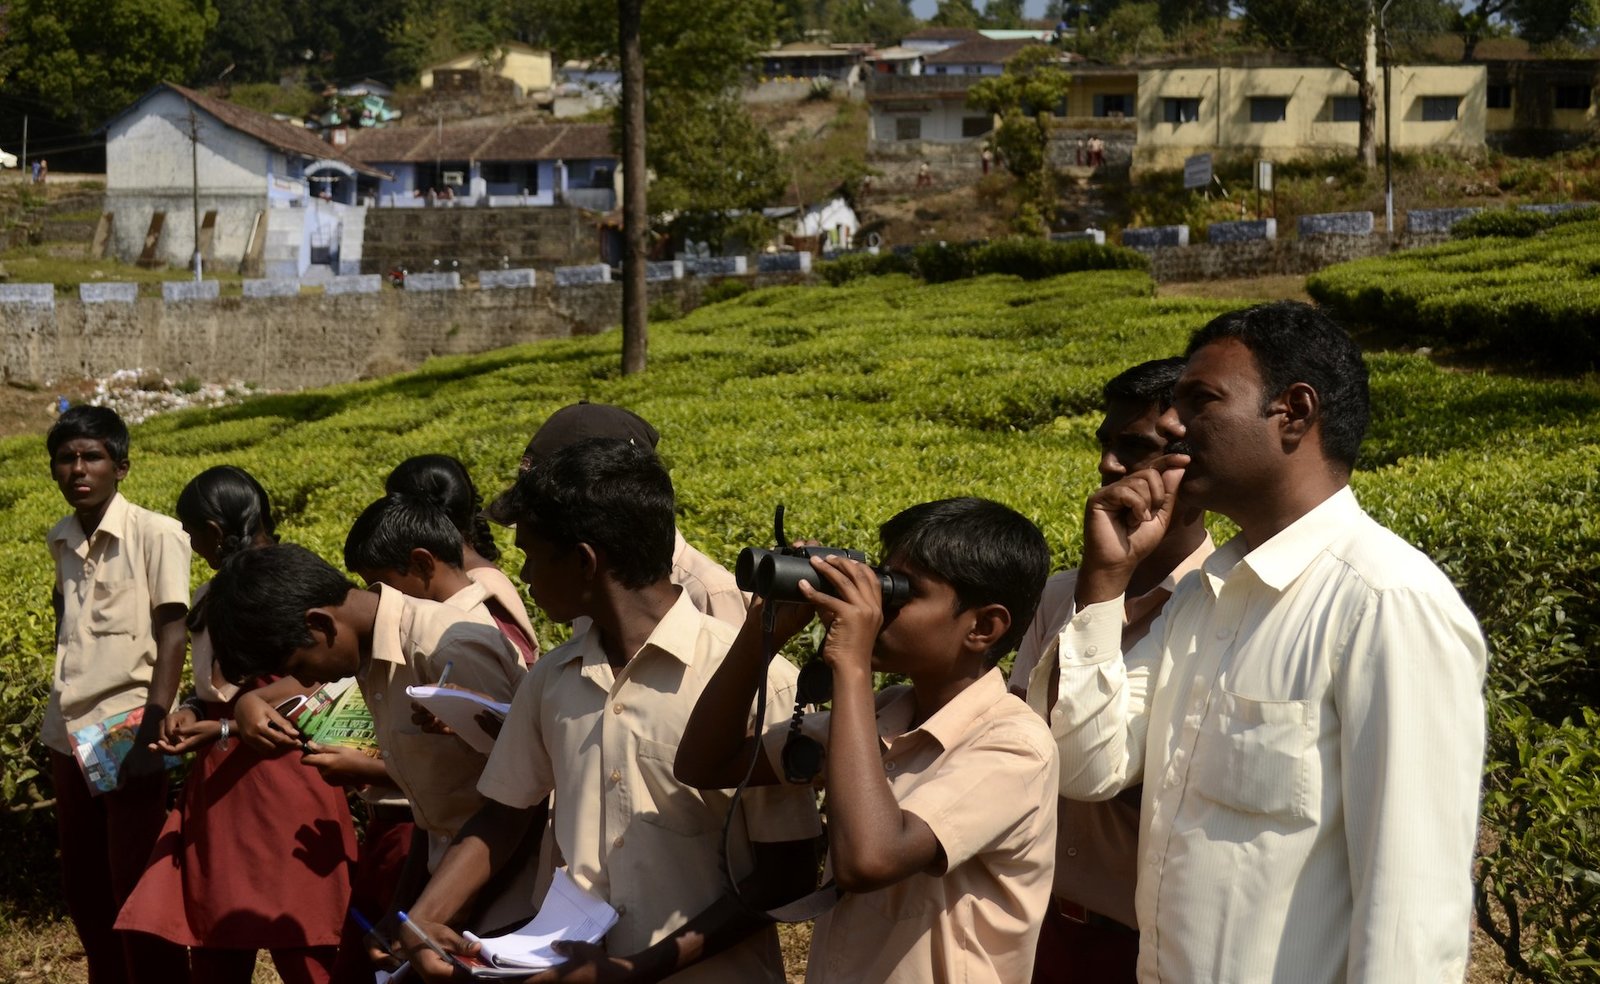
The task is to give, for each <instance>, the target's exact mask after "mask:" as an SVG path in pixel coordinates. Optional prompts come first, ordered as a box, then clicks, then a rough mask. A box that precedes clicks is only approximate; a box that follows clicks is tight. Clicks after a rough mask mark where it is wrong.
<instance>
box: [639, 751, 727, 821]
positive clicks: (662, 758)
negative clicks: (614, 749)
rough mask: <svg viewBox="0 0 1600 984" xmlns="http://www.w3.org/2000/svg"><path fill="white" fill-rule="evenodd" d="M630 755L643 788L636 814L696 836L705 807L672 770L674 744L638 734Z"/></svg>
mask: <svg viewBox="0 0 1600 984" xmlns="http://www.w3.org/2000/svg"><path fill="white" fill-rule="evenodd" d="M634 755H635V759H636V761H637V764H638V768H639V780H640V785H641V786H642V787H643V792H644V795H643V796H641V797H640V798H639V804H638V810H637V813H636V815H637V816H638V818H639V819H640V820H643V821H644V822H645V823H648V824H650V825H651V826H653V827H660V828H661V829H663V830H670V831H672V832H673V833H675V834H681V835H683V836H685V837H694V836H698V835H699V834H701V833H702V832H704V831H705V830H706V829H708V828H707V826H706V824H707V821H708V819H709V813H708V811H709V808H708V807H707V806H706V803H705V800H703V799H701V798H700V794H699V792H698V791H696V790H694V789H691V788H689V787H688V786H685V785H684V784H683V783H681V782H679V781H678V780H677V778H676V777H675V776H673V774H672V763H673V760H674V759H676V758H677V757H678V746H676V745H669V744H667V743H666V742H660V741H651V740H650V739H648V738H640V739H639V744H638V748H637V750H636V751H635V753H634Z"/></svg>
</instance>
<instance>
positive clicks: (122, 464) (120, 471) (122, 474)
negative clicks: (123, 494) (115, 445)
mask: <svg viewBox="0 0 1600 984" xmlns="http://www.w3.org/2000/svg"><path fill="white" fill-rule="evenodd" d="M128 465H129V461H128V459H127V458H123V459H122V460H121V461H119V462H117V481H119V482H120V481H122V480H123V479H125V478H127V477H128Z"/></svg>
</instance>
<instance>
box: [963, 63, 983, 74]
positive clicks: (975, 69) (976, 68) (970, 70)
mask: <svg viewBox="0 0 1600 984" xmlns="http://www.w3.org/2000/svg"><path fill="white" fill-rule="evenodd" d="M967 74H968V75H982V74H983V66H982V65H968V66H967Z"/></svg>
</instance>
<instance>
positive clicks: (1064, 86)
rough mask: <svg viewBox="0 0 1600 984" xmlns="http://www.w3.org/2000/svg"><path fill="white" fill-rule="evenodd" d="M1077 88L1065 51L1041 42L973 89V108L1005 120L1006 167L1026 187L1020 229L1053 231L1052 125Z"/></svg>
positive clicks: (999, 145)
mask: <svg viewBox="0 0 1600 984" xmlns="http://www.w3.org/2000/svg"><path fill="white" fill-rule="evenodd" d="M1071 85H1072V76H1071V75H1070V74H1069V73H1068V72H1067V70H1066V69H1065V68H1064V67H1063V66H1062V64H1061V53H1060V52H1059V51H1057V50H1056V49H1055V48H1054V47H1052V46H1050V45H1043V44H1039V45H1030V46H1028V47H1026V48H1023V49H1022V50H1021V51H1020V52H1018V53H1017V54H1016V55H1014V56H1013V57H1012V58H1011V60H1010V61H1008V62H1006V67H1005V71H1004V72H1002V73H1001V74H1000V75H999V76H996V77H991V78H987V79H984V80H982V81H981V82H978V83H977V84H976V85H974V86H973V87H972V88H970V89H968V90H967V105H969V106H974V107H978V108H981V109H985V110H988V111H989V112H990V113H993V114H995V115H997V116H999V117H1000V129H999V130H998V131H997V132H996V133H995V135H994V143H995V147H996V149H998V150H999V151H1000V156H1001V159H1002V160H1004V161H1005V165H1006V169H1007V170H1008V171H1010V172H1011V173H1012V174H1014V175H1016V176H1017V178H1018V179H1019V180H1020V181H1021V182H1022V187H1023V199H1024V200H1023V203H1022V207H1021V208H1020V209H1019V210H1018V225H1019V228H1020V231H1023V232H1027V233H1032V234H1035V235H1042V234H1044V233H1045V232H1047V231H1048V229H1049V225H1048V221H1049V215H1050V213H1051V212H1053V211H1054V209H1055V197H1056V193H1055V172H1054V170H1053V169H1052V168H1051V167H1050V159H1049V152H1050V126H1051V122H1052V120H1053V119H1054V116H1053V114H1054V112H1055V109H1056V107H1057V106H1060V105H1061V104H1062V103H1063V102H1065V101H1066V98H1067V91H1068V89H1069V88H1071Z"/></svg>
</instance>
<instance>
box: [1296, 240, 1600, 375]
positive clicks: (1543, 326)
mask: <svg viewBox="0 0 1600 984" xmlns="http://www.w3.org/2000/svg"><path fill="white" fill-rule="evenodd" d="M1523 215H1532V216H1533V218H1532V219H1524V218H1522V216H1523ZM1485 216H1490V217H1491V218H1490V219H1489V227H1493V228H1500V229H1502V230H1505V229H1510V228H1512V227H1513V226H1517V227H1519V228H1520V226H1521V224H1524V223H1528V222H1540V223H1546V228H1545V229H1544V231H1542V232H1538V233H1537V234H1532V235H1529V236H1528V237H1526V238H1508V237H1507V236H1505V235H1495V236H1489V237H1483V238H1478V237H1474V238H1468V239H1458V240H1454V241H1452V242H1449V243H1446V244H1444V245H1441V246H1436V247H1431V248H1428V249H1419V250H1410V251H1407V252H1403V253H1394V254H1390V255H1389V256H1384V257H1377V258H1373V259H1367V260H1357V261H1355V262H1353V263H1342V264H1339V265H1338V266H1333V267H1329V268H1328V269H1326V270H1323V271H1321V272H1319V273H1316V274H1313V275H1312V276H1310V277H1308V278H1307V279H1306V290H1307V291H1308V292H1309V293H1310V294H1311V296H1312V297H1314V298H1316V299H1317V301H1318V302H1320V303H1321V304H1323V305H1324V306H1326V307H1328V308H1330V309H1332V310H1333V311H1334V312H1335V313H1337V314H1338V315H1339V316H1340V317H1342V318H1343V319H1345V320H1346V321H1348V322H1351V323H1354V324H1366V325H1373V326H1377V327H1387V328H1390V329H1393V330H1394V331H1396V332H1398V333H1403V334H1406V335H1409V336H1411V337H1412V338H1414V339H1416V340H1417V341H1418V342H1424V343H1431V342H1434V341H1444V342H1447V343H1450V344H1452V345H1457V346H1461V347H1463V348H1467V349H1482V350H1484V351H1487V352H1492V353H1498V354H1501V355H1503V356H1506V357H1510V358H1513V359H1517V360H1522V361H1535V362H1541V363H1544V364H1545V365H1547V366H1549V367H1551V368H1554V369H1557V370H1559V371H1564V372H1583V371H1586V370H1588V369H1590V368H1592V367H1594V366H1595V365H1596V364H1597V363H1600V277H1596V276H1595V274H1596V272H1597V271H1600V215H1597V214H1595V212H1594V211H1593V210H1587V209H1585V210H1574V211H1573V212H1567V213H1560V214H1558V215H1555V216H1542V215H1539V214H1538V213H1485ZM1483 217H1484V216H1480V217H1479V218H1483ZM1467 221H1468V222H1471V221H1474V220H1470V219H1469V220H1467ZM1494 223H1505V224H1503V225H1499V226H1495V225H1494ZM1463 224H1465V223H1463ZM1457 228H1460V227H1459V226H1458V227H1457Z"/></svg>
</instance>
